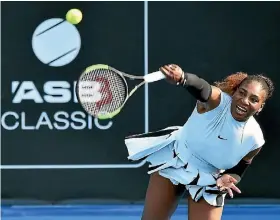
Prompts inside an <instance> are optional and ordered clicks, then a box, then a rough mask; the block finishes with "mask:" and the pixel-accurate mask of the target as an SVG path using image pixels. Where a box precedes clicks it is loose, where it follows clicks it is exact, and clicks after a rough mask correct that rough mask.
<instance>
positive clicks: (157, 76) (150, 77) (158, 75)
mask: <svg viewBox="0 0 280 220" xmlns="http://www.w3.org/2000/svg"><path fill="white" fill-rule="evenodd" d="M164 78H165V75H164V74H163V73H162V72H161V71H157V72H153V73H149V74H147V75H145V76H144V80H145V82H147V83H150V82H155V81H159V80H162V79H164Z"/></svg>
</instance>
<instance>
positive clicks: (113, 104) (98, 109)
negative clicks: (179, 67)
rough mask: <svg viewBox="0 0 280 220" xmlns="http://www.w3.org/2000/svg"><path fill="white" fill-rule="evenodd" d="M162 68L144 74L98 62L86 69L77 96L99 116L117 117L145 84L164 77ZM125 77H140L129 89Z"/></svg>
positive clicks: (86, 109)
mask: <svg viewBox="0 0 280 220" xmlns="http://www.w3.org/2000/svg"><path fill="white" fill-rule="evenodd" d="M164 78H165V75H164V74H162V73H161V72H160V71H157V72H153V73H150V74H147V75H145V76H134V75H130V74H127V73H124V72H121V71H119V70H116V69H114V68H112V67H110V66H108V65H104V64H96V65H92V66H90V67H88V68H86V69H85V71H84V72H83V73H82V74H81V76H80V77H79V79H78V81H77V84H76V95H77V99H78V101H79V103H80V104H81V106H82V107H83V109H84V110H85V111H86V112H87V113H88V114H90V115H92V116H94V117H96V118H99V119H109V118H113V117H114V116H116V115H117V114H118V113H119V112H120V111H121V109H122V108H123V106H124V105H125V103H126V102H127V100H128V98H129V97H131V96H132V94H133V93H134V92H135V91H136V90H137V89H139V88H140V87H141V86H143V85H144V84H145V83H151V82H155V81H158V80H161V79H164ZM126 79H130V80H139V83H138V84H137V85H136V86H135V87H134V88H133V89H132V90H131V91H129V88H128V83H127V80H126Z"/></svg>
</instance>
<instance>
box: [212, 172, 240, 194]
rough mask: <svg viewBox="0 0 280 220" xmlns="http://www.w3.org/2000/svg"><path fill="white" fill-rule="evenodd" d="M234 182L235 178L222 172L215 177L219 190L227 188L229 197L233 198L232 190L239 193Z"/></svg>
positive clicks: (235, 181)
mask: <svg viewBox="0 0 280 220" xmlns="http://www.w3.org/2000/svg"><path fill="white" fill-rule="evenodd" d="M236 183H237V180H236V179H235V178H233V177H232V176H231V175H228V174H224V175H222V176H221V177H220V178H219V179H217V186H218V188H219V190H221V191H223V190H227V191H228V194H229V196H230V197H231V198H233V192H232V190H234V191H235V192H237V193H241V191H240V189H239V188H238V187H237V186H236V185H235V184H236Z"/></svg>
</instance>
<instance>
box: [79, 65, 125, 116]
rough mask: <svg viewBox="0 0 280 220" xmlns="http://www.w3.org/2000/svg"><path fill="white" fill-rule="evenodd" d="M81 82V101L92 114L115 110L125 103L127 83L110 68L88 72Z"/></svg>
mask: <svg viewBox="0 0 280 220" xmlns="http://www.w3.org/2000/svg"><path fill="white" fill-rule="evenodd" d="M79 84H80V85H79V91H80V92H79V94H78V96H79V99H80V102H81V104H82V105H83V107H84V108H85V110H86V111H87V112H89V113H91V114H92V115H97V114H100V113H102V114H108V113H112V112H114V111H115V110H117V109H118V108H120V107H121V106H122V105H123V103H124V102H125V99H126V96H127V86H126V83H125V82H124V80H123V79H122V77H121V76H120V75H119V74H117V73H115V72H114V71H112V70H110V69H97V70H93V71H90V72H86V73H84V74H83V75H82V77H81V78H80V80H79Z"/></svg>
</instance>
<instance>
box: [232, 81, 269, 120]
mask: <svg viewBox="0 0 280 220" xmlns="http://www.w3.org/2000/svg"><path fill="white" fill-rule="evenodd" d="M265 98H266V92H265V90H264V89H263V88H262V85H261V84H260V83H259V82H256V81H251V82H246V81H245V82H244V83H242V84H241V85H240V86H239V88H238V89H237V90H236V92H235V93H234V95H233V97H232V104H231V113H232V116H233V118H235V119H236V120H237V121H246V120H247V119H248V118H249V117H250V116H252V115H254V114H256V113H257V112H259V111H261V110H262V108H263V105H264V101H265Z"/></svg>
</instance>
